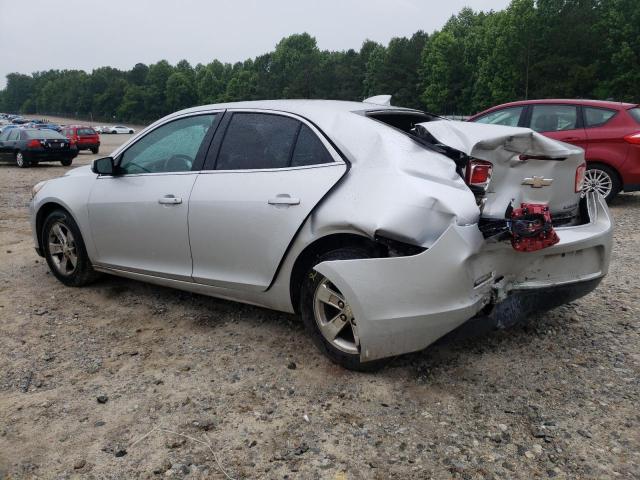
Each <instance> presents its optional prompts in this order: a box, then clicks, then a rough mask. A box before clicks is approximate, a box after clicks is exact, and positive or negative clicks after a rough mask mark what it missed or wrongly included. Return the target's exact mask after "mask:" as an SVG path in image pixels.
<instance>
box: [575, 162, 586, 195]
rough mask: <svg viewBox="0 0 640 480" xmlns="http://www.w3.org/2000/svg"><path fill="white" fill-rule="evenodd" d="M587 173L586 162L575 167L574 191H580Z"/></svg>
mask: <svg viewBox="0 0 640 480" xmlns="http://www.w3.org/2000/svg"><path fill="white" fill-rule="evenodd" d="M586 173H587V164H586V163H583V164H582V165H579V166H578V168H576V182H575V185H574V186H575V191H576V193H578V192H581V191H582V187H583V186H584V176H585V174H586Z"/></svg>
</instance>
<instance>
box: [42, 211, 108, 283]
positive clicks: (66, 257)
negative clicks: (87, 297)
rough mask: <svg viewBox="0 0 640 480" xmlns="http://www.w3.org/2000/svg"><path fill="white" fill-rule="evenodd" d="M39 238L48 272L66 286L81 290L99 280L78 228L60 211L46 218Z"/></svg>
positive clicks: (71, 219)
mask: <svg viewBox="0 0 640 480" xmlns="http://www.w3.org/2000/svg"><path fill="white" fill-rule="evenodd" d="M40 238H41V240H42V250H43V253H44V257H45V259H46V260H47V264H48V265H49V269H50V270H51V273H53V275H54V276H55V277H56V278H57V279H58V280H60V281H61V282H62V283H64V284H65V285H67V286H68V287H83V286H85V285H88V284H90V283H91V282H93V281H95V280H96V279H97V278H98V277H99V274H98V273H97V272H96V271H95V270H94V269H93V266H92V265H91V261H90V260H89V256H88V255H87V250H86V248H85V246H84V241H83V239H82V235H81V234H80V229H79V228H78V225H77V224H76V222H75V221H74V220H73V218H72V217H71V215H69V214H68V213H67V212H65V211H64V210H54V211H53V212H51V213H50V214H49V216H47V218H46V219H45V221H44V225H43V226H42V232H41V237H40ZM74 259H75V263H74Z"/></svg>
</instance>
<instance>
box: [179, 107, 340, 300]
mask: <svg viewBox="0 0 640 480" xmlns="http://www.w3.org/2000/svg"><path fill="white" fill-rule="evenodd" d="M219 134H222V132H219ZM220 136H222V135H220ZM216 143H217V142H216V141H214V146H212V149H210V151H209V153H210V155H212V156H213V157H214V158H211V157H210V158H208V159H207V165H208V166H210V167H211V170H208V171H203V172H202V173H201V174H200V175H199V176H198V178H197V180H196V183H195V185H194V188H193V192H192V194H191V199H190V201H189V232H190V241H191V251H192V255H193V278H194V281H196V282H198V283H207V284H211V285H215V286H220V287H224V288H235V289H249V290H265V289H267V288H268V287H269V285H270V283H271V281H272V279H273V277H274V275H275V273H276V270H277V268H278V265H279V263H280V261H281V260H282V258H283V256H284V255H285V252H286V250H287V248H288V246H289V244H290V242H291V241H292V240H293V238H294V237H295V234H296V232H297V231H298V229H299V227H300V226H301V225H302V223H303V222H304V221H305V220H306V218H307V216H308V215H309V213H310V212H311V211H312V210H313V208H314V207H315V206H316V204H317V203H318V202H319V201H320V200H321V199H322V197H323V196H324V195H325V194H326V193H327V192H328V191H329V189H330V188H331V187H332V186H333V185H334V184H335V183H336V182H337V181H338V180H339V179H340V178H341V177H342V176H343V175H344V173H345V171H346V168H347V167H346V165H345V163H344V162H343V161H342V159H341V158H340V157H339V155H338V154H337V152H335V150H333V148H332V147H331V146H330V145H329V144H328V142H326V140H324V139H321V137H320V136H319V135H318V132H314V129H313V127H311V126H309V125H307V124H305V123H303V122H301V121H300V120H298V119H296V118H294V117H291V116H286V115H277V114H267V113H257V112H242V113H241V112H236V113H233V116H232V117H231V120H230V122H229V125H228V127H227V130H226V132H224V140H223V141H222V144H221V146H219V153H218V155H217V160H216V155H215V154H216V151H217V149H218V147H216V146H215V145H216ZM213 160H215V162H214V161H213Z"/></svg>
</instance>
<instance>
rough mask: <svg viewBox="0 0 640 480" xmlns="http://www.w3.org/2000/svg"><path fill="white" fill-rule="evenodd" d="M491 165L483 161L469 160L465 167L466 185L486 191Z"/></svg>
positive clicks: (491, 169)
mask: <svg viewBox="0 0 640 480" xmlns="http://www.w3.org/2000/svg"><path fill="white" fill-rule="evenodd" d="M492 171H493V164H492V163H491V162H486V161H484V160H475V159H473V160H471V161H469V163H468V165H467V171H466V172H465V180H466V181H467V184H468V185H472V186H474V187H480V188H484V189H486V188H487V187H488V186H489V181H490V180H491V172H492Z"/></svg>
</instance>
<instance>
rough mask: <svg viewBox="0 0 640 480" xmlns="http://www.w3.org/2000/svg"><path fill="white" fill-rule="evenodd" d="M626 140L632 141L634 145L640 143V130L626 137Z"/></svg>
mask: <svg viewBox="0 0 640 480" xmlns="http://www.w3.org/2000/svg"><path fill="white" fill-rule="evenodd" d="M624 140H625V142H627V143H632V144H634V145H640V132H638V133H632V134H630V135H627V136H626V137H624Z"/></svg>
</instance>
